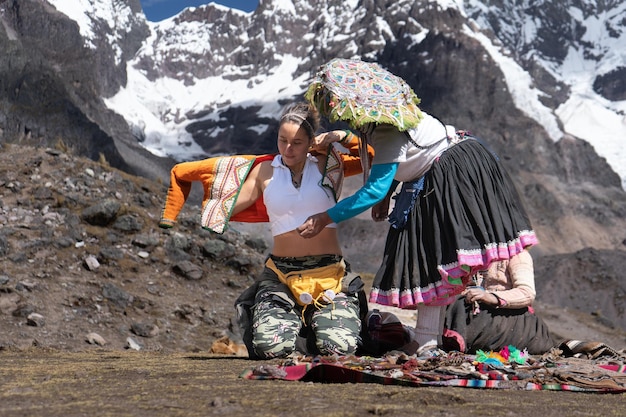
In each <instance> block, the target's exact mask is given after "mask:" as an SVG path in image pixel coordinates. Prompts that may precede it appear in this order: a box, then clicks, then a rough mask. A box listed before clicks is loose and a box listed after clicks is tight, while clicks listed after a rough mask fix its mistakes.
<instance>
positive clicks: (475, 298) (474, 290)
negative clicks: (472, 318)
mask: <svg viewBox="0 0 626 417" xmlns="http://www.w3.org/2000/svg"><path fill="white" fill-rule="evenodd" d="M463 294H464V295H465V301H466V302H467V303H468V304H471V303H474V302H476V303H482V304H487V305H491V306H497V305H498V297H496V296H495V295H493V294H492V293H490V292H487V291H485V290H484V288H483V287H468V288H467V289H466V290H465V291H464V293H463Z"/></svg>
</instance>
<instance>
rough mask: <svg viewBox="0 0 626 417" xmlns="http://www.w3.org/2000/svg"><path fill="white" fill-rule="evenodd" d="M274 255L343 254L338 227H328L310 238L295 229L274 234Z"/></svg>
mask: <svg viewBox="0 0 626 417" xmlns="http://www.w3.org/2000/svg"><path fill="white" fill-rule="evenodd" d="M272 255H274V256H281V257H292V256H311V255H341V247H340V245H339V239H338V237H337V229H336V228H333V227H326V228H324V230H322V231H321V232H320V233H319V234H318V235H317V236H315V237H313V238H310V239H305V238H303V237H302V236H300V234H299V233H298V232H297V231H295V230H292V231H291V232H287V233H283V234H281V235H278V236H274V247H273V249H272Z"/></svg>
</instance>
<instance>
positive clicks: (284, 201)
mask: <svg viewBox="0 0 626 417" xmlns="http://www.w3.org/2000/svg"><path fill="white" fill-rule="evenodd" d="M272 167H273V174H272V178H271V179H270V182H269V184H268V185H267V187H265V190H264V191H263V200H264V203H265V207H266V209H267V214H268V216H269V219H270V226H271V229H272V236H277V235H280V234H283V233H287V232H290V231H292V230H295V228H296V227H298V226H300V225H301V224H302V223H304V221H305V220H306V219H307V218H308V217H309V216H311V215H313V214H317V213H321V212H324V211H326V210H328V209H329V208H331V207H333V206H334V205H335V203H336V202H335V199H334V197H333V196H332V193H331V192H330V190H326V189H325V188H324V187H322V186H321V185H320V183H321V180H322V174H321V173H320V171H319V168H318V167H317V159H316V158H315V157H314V156H311V155H310V154H309V155H307V160H306V162H305V164H304V171H303V172H302V184H300V188H299V189H297V188H296V187H294V186H293V184H292V182H291V172H290V171H289V168H287V166H286V165H284V164H283V160H282V158H281V156H280V155H276V156H275V157H274V159H273V160H272ZM326 227H337V224H336V223H331V224H329V225H328V226H326Z"/></svg>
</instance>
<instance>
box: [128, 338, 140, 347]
mask: <svg viewBox="0 0 626 417" xmlns="http://www.w3.org/2000/svg"><path fill="white" fill-rule="evenodd" d="M126 349H133V350H141V345H140V344H139V343H137V342H135V341H134V340H133V338H132V337H128V338H126Z"/></svg>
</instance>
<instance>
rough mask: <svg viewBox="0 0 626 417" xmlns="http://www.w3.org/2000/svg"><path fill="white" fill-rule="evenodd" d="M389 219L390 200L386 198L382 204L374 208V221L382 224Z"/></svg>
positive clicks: (375, 205)
mask: <svg viewBox="0 0 626 417" xmlns="http://www.w3.org/2000/svg"><path fill="white" fill-rule="evenodd" d="M388 218H389V198H384V199H383V200H382V201H381V202H380V203H378V204H374V205H373V206H372V220H374V221H375V222H382V221H383V220H387V219H388Z"/></svg>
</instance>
